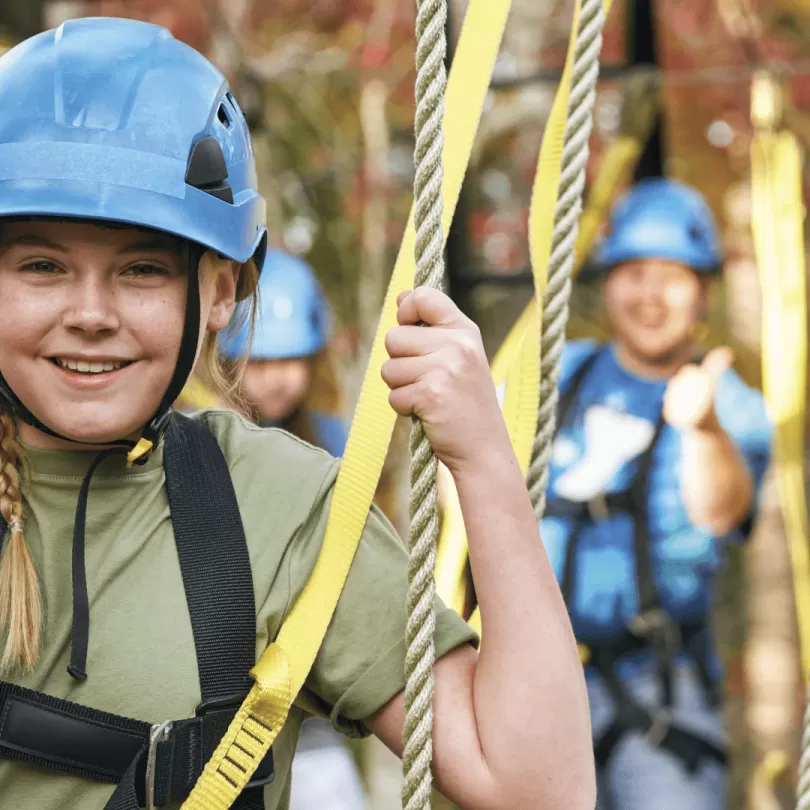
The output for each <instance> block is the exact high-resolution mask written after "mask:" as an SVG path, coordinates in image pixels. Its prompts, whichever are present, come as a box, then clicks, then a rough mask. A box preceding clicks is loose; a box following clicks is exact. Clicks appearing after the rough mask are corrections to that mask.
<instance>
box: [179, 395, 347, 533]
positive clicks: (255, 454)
mask: <svg viewBox="0 0 810 810" xmlns="http://www.w3.org/2000/svg"><path fill="white" fill-rule="evenodd" d="M192 418H194V419H197V420H199V421H201V422H202V423H203V424H205V426H206V427H207V428H208V429H209V430H210V431H211V433H212V434H213V435H214V437H215V438H216V440H217V443H218V444H219V446H220V448H221V449H222V453H223V455H224V456H225V460H226V462H227V464H228V469H229V470H230V473H231V480H232V481H233V486H234V490H235V491H236V495H237V499H238V500H239V506H240V510H241V511H242V513H243V516H244V515H245V513H249V512H251V511H253V510H256V511H259V512H266V511H267V509H268V507H269V506H270V504H274V505H283V507H282V509H283V512H284V513H285V514H287V515H288V516H289V517H290V518H291V519H293V521H294V522H296V523H297V522H298V521H300V520H302V519H304V518H305V517H306V516H307V515H308V514H310V513H311V512H312V511H313V509H316V508H318V507H319V505H322V504H323V500H324V497H325V495H326V493H327V492H328V491H330V489H331V487H332V484H333V483H334V480H335V477H336V476H337V470H338V466H339V462H338V460H337V459H335V458H333V457H332V456H330V455H329V453H327V452H325V451H324V450H321V449H319V448H317V447H314V446H313V445H311V444H308V443H307V442H305V441H303V440H302V439H299V438H298V437H296V436H293V435H292V434H291V433H287V432H286V431H284V430H281V429H280V428H263V427H259V426H257V425H255V424H253V423H252V422H250V421H248V420H247V419H245V418H244V417H243V416H241V415H240V414H238V413H236V412H235V411H232V410H225V409H218V408H211V409H206V410H202V411H199V412H198V413H196V414H195V415H194V416H193V417H192ZM271 511H275V510H272V508H271Z"/></svg>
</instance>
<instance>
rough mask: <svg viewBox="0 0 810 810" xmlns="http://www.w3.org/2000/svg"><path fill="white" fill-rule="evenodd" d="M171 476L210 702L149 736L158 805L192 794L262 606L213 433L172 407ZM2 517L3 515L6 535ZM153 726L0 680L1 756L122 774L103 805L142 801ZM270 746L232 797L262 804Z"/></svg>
mask: <svg viewBox="0 0 810 810" xmlns="http://www.w3.org/2000/svg"><path fill="white" fill-rule="evenodd" d="M164 467H165V471H166V487H167V492H168V499H169V508H170V511H171V518H172V525H173V528H174V535H175V540H176V544H177V551H178V556H179V560H180V569H181V572H182V576H183V584H184V588H185V592H186V600H187V603H188V607H189V614H190V618H191V626H192V631H193V634H194V644H195V649H196V653H197V665H198V669H199V676H200V692H201V695H202V702H201V703H200V704H199V706H198V707H197V711H196V716H195V717H193V718H188V719H185V720H180V721H177V722H175V723H173V724H172V726H171V731H170V733H168V734H167V736H166V739H165V740H164V741H162V742H158V743H157V745H156V746H154V748H153V753H154V756H155V779H154V784H155V797H154V803H155V806H158V807H160V806H163V805H165V804H167V803H168V802H169V801H170V800H176V799H178V798H183V797H185V796H187V795H188V793H189V792H190V790H191V788H192V787H193V786H194V784H195V783H196V781H197V779H198V778H199V775H200V773H201V772H202V769H203V767H204V766H205V763H206V762H207V761H208V759H209V758H210V756H211V754H212V753H213V751H214V749H215V748H216V746H217V744H218V743H219V741H220V739H221V738H222V736H223V734H224V732H225V730H226V729H227V727H228V725H229V723H230V722H231V720H232V719H233V717H234V715H235V714H236V711H237V709H238V708H239V705H240V704H241V703H242V700H243V699H244V698H245V696H246V695H247V692H248V690H249V689H250V686H251V681H250V677H249V674H248V673H249V670H250V669H251V667H252V666H253V664H254V663H255V637H256V607H255V596H254V590H253V577H252V573H251V568H250V557H249V554H248V547H247V541H246V538H245V533H244V528H243V525H242V519H241V516H240V514H239V505H238V502H237V499H236V493H235V492H234V489H233V484H232V482H231V476H230V472H229V470H228V466H227V462H226V461H225V458H224V456H223V454H222V451H221V449H220V447H219V445H218V444H217V441H216V439H215V438H214V436H213V435H212V434H211V433H210V431H209V430H208V428H207V427H206V426H205V425H204V424H201V423H200V422H197V421H195V420H193V419H189V418H187V417H184V416H180V415H175V416H174V419H173V422H172V424H171V425H170V427H169V429H168V430H167V433H166V444H165V448H164ZM5 529H6V523H5V521H4V520H2V518H0V538H2V536H3V533H4V532H5ZM151 730H152V727H151V726H150V725H149V724H148V723H144V722H142V721H139V720H132V719H130V718H126V717H119V716H117V715H113V714H109V713H106V712H100V711H97V710H95V709H90V708H88V707H85V706H81V705H78V704H75V703H70V702H69V701H65V700H60V699H58V698H54V697H51V696H49V695H45V694H43V693H41V692H32V691H30V690H26V689H23V688H21V687H18V686H15V685H13V684H7V683H2V682H0V757H6V758H12V759H17V760H21V761H23V762H26V763H28V764H31V765H37V766H41V767H46V768H49V769H52V770H53V769H55V770H59V771H63V772H66V773H71V774H74V775H77V776H83V777H87V778H90V779H96V780H100V781H106V782H117V783H118V786H117V788H116V789H115V791H114V793H113V795H112V797H111V798H110V800H109V801H108V802H107V804H106V805H105V810H138V808H140V807H142V806H143V805H144V804H145V782H146V759H147V755H148V753H149V740H150V732H151ZM272 778H273V759H272V751H271V752H270V753H269V754H268V755H267V757H266V758H265V760H264V762H263V763H262V765H261V766H260V768H259V771H258V772H257V774H256V776H255V777H254V781H253V782H251V783H250V784H249V785H248V788H249V789H247V790H246V791H245V792H244V793H243V794H242V795H241V796H240V797H239V799H237V801H236V803H235V804H234V805H233V806H234V808H236V810H263V808H264V799H263V789H262V788H263V786H264V785H266V784H268V783H269V782H270V781H272Z"/></svg>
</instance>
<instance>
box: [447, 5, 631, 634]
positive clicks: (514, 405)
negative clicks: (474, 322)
mask: <svg viewBox="0 0 810 810" xmlns="http://www.w3.org/2000/svg"><path fill="white" fill-rule="evenodd" d="M610 3H611V0H607V2H606V3H605V13H607V12H608V11H610ZM579 9H580V4H579V3H577V5H576V9H575V15H576V16H575V18H574V23H573V26H572V29H571V38H570V40H569V44H568V55H567V58H566V69H565V71H564V73H563V77H562V81H561V83H560V86H559V88H558V90H557V96H556V98H555V100H554V106H553V107H552V112H551V116H550V118H549V121H548V124H547V126H546V130H545V134H544V136H543V143H542V146H541V149H540V158H539V160H538V167H537V174H536V176H535V183H534V189H533V194H532V209H531V220H530V225H531V241H530V249H531V256H532V268H533V274H534V281H535V295H534V297H533V298H532V300H531V301H530V303H529V304H528V306H527V307H526V308H525V309H524V310H523V312H522V314H521V315H520V317H519V318H518V320H517V321H516V322H515V324H514V325H513V327H512V329H511V330H510V331H509V334H508V335H507V337H506V339H505V340H504V342H503V343H502V344H501V347H500V349H499V350H498V352H497V353H496V355H495V357H494V359H493V361H492V367H491V371H492V379H493V382H494V383H495V386H496V388H498V389H500V390H502V387H504V386H505V389H506V391H505V395H504V397H503V411H504V420H505V421H506V424H507V428H508V429H509V435H510V438H511V439H512V443H513V446H514V447H515V450H516V453H517V455H518V459H519V461H520V464H521V469H522V470H523V472H524V474H525V472H526V469H527V468H528V464H529V459H530V457H531V446H532V442H533V441H534V434H535V430H536V428H537V410H538V406H539V388H540V379H539V364H538V357H539V354H540V353H539V343H538V341H539V334H540V328H541V326H542V323H541V321H540V318H538V316H537V311H538V310H537V306H538V301H540V302H542V297H543V292H544V290H545V284H546V268H547V265H548V260H549V256H550V253H551V235H552V232H553V228H554V208H555V206H556V201H557V186H558V183H559V177H560V163H561V160H562V144H563V138H564V135H565V125H566V121H567V116H566V111H567V109H568V95H569V93H570V80H571V76H570V65H571V62H572V60H573V44H574V40H575V37H576V30H577V28H576V22H577V16H578V14H579ZM640 154H641V142H640V141H639V140H638V139H637V138H633V137H630V136H623V137H621V138H618V139H617V140H616V141H614V142H613V143H612V144H611V145H610V146H609V147H608V148H607V149H606V150H605V154H604V155H603V157H602V160H601V162H600V164H599V171H598V173H597V176H596V178H595V179H594V182H593V184H592V186H591V190H590V195H589V197H588V204H587V206H586V208H585V210H584V211H583V213H582V217H581V218H580V232H579V235H578V237H577V249H576V259H575V264H574V273H576V272H577V271H578V270H579V268H580V267H581V266H582V262H583V261H584V259H585V257H587V255H588V254H589V253H590V251H591V249H592V247H593V243H594V241H595V240H596V237H597V236H598V233H599V228H600V226H601V223H602V222H603V221H604V218H605V216H606V214H607V211H608V210H609V208H610V205H611V203H612V200H613V197H614V195H615V193H616V191H617V189H618V188H619V187H620V186H621V185H622V184H623V182H624V181H625V180H626V179H627V177H628V176H629V175H630V173H631V172H632V169H633V167H634V166H635V164H636V162H637V161H638V157H639V155H640ZM549 166H551V169H549ZM555 166H556V168H554V167H555ZM543 172H546V173H545V174H544V173H543ZM532 352H534V355H533V356H532V354H531V353H532ZM510 392H511V393H510ZM518 443H520V448H518ZM442 487H443V494H442V504H443V508H442V528H441V534H440V535H439V552H438V556H437V561H436V589H437V592H438V594H439V596H440V597H441V598H442V600H443V601H444V602H445V604H447V605H448V606H449V607H452V608H453V609H454V610H455V611H456V612H458V613H461V612H462V610H463V608H464V602H465V597H466V587H465V585H466V583H465V581H464V570H465V566H466V562H467V536H466V533H465V530H464V521H463V519H462V518H461V507H460V505H459V502H458V495H457V493H456V491H455V487H454V486H453V482H452V479H450V477H449V476H446V477H443V479H442ZM470 624H471V625H472V626H473V627H474V628H475V629H476V630H477V631H478V632H480V630H481V627H480V617H479V616H478V612H477V610H476V612H475V613H474V614H473V616H472V617H471V619H470Z"/></svg>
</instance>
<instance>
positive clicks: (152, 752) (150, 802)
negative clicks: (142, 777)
mask: <svg viewBox="0 0 810 810" xmlns="http://www.w3.org/2000/svg"><path fill="white" fill-rule="evenodd" d="M171 733H172V721H171V720H167V721H166V722H165V723H156V724H155V725H154V726H152V728H151V729H150V731H149V750H148V751H147V753H146V810H156V809H155V780H156V778H157V749H158V744H159V743H162V742H165V741H166V740H168V739H169V737H170V736H171Z"/></svg>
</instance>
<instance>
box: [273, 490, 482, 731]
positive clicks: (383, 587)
mask: <svg viewBox="0 0 810 810" xmlns="http://www.w3.org/2000/svg"><path fill="white" fill-rule="evenodd" d="M330 495H331V489H330V491H329V492H326V493H324V497H323V501H322V503H321V504H319V505H316V508H315V509H314V511H313V513H312V516H311V520H310V521H308V523H306V524H305V525H304V526H303V527H302V529H301V531H300V532H299V533H298V535H297V537H295V538H294V539H293V541H292V543H291V544H290V548H289V549H288V556H289V560H288V565H289V577H290V595H291V598H290V606H292V604H294V601H295V599H296V598H297V596H298V594H300V592H301V589H302V588H303V587H304V584H305V583H306V581H307V579H308V577H309V574H310V572H311V571H312V568H313V566H314V564H315V560H316V559H317V555H318V553H319V551H320V548H321V542H322V540H323V535H324V530H325V527H326V518H327V516H328V506H329V502H330V501H329V498H330ZM407 563H408V557H407V553H406V551H405V548H404V546H403V543H402V541H401V540H400V538H399V536H398V535H397V534H396V532H395V530H394V529H393V527H392V526H391V524H390V523H389V522H388V521H387V519H386V518H385V517H384V516H383V515H382V513H381V512H380V511H379V510H378V509H377V508H376V507H374V508H372V510H371V512H370V514H369V518H368V522H367V523H366V527H365V530H364V532H363V535H362V537H361V539H360V543H359V546H358V549H357V554H356V555H355V558H354V561H353V563H352V567H351V570H350V571H349V577H348V579H347V581H346V585H345V587H344V589H343V593H342V595H341V597H340V600H339V602H338V605H337V609H336V611H335V615H334V616H333V618H332V622H331V624H330V625H329V629H328V630H327V633H326V637H325V639H324V641H323V644H322V646H321V650H320V652H319V653H318V656H317V658H316V660H315V665H314V666H313V669H312V672H311V673H310V675H309V678H308V680H307V683H306V686H305V690H306V692H307V695H306V697H307V698H308V700H309V701H310V703H311V704H312V703H314V704H315V706H316V707H317V708H318V710H319V711H320V712H322V713H324V714H328V715H329V716H330V718H331V721H332V724H333V725H334V726H335V728H337V729H338V730H339V731H342V732H343V733H344V734H348V735H351V736H362V735H365V734H367V733H368V730H367V729H366V727H365V726H364V724H363V722H362V721H363V720H364V719H365V718H367V717H369V716H370V715H371V714H373V713H374V712H376V711H377V710H378V709H380V708H381V707H382V706H383V705H385V703H387V702H388V701H389V700H390V699H391V698H392V697H394V696H395V695H396V694H398V693H399V692H400V691H402V690H403V689H404V688H405V678H404V674H403V673H404V667H405V621H406V610H405V597H406V592H407V587H408V582H407ZM436 614H437V615H436V658H437V659H438V658H440V657H441V656H442V655H444V654H445V653H447V652H449V651H450V650H452V649H455V648H456V647H459V646H460V645H462V644H466V643H477V637H476V634H475V632H474V631H473V630H472V629H471V628H470V627H469V625H467V623H466V622H464V621H463V620H462V619H461V618H460V617H459V616H458V615H457V614H456V613H454V612H453V611H452V610H450V609H448V608H446V607H445V606H444V605H443V604H442V603H441V601H440V600H439V599H437V600H436Z"/></svg>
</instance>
